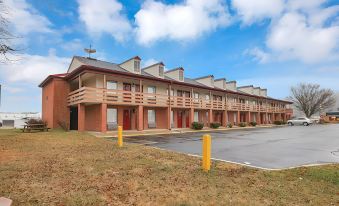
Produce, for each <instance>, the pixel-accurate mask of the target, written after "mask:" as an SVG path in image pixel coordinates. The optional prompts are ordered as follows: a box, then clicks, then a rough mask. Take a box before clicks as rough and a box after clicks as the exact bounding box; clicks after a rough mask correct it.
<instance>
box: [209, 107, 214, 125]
mask: <svg viewBox="0 0 339 206" xmlns="http://www.w3.org/2000/svg"><path fill="white" fill-rule="evenodd" d="M212 122H213V110H212V109H209V110H208V123H209V125H210V126H211V123H212Z"/></svg>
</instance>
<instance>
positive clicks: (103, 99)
mask: <svg viewBox="0 0 339 206" xmlns="http://www.w3.org/2000/svg"><path fill="white" fill-rule="evenodd" d="M67 101H68V105H69V106H71V105H76V104H79V103H106V104H109V105H129V106H137V105H143V106H147V107H168V106H169V104H171V107H172V108H192V107H193V108H195V109H213V110H225V109H227V110H229V111H252V112H272V113H274V112H276V113H278V112H279V113H283V112H285V109H284V108H278V107H269V106H260V105H250V104H245V103H233V102H232V103H230V102H228V103H227V104H226V102H225V101H220V100H213V101H211V100H206V99H202V98H199V99H195V98H190V97H178V96H171V97H169V96H167V95H162V94H150V93H141V92H130V91H122V90H108V89H99V88H91V87H81V88H80V89H78V90H75V91H72V92H70V93H69V95H68V98H67Z"/></svg>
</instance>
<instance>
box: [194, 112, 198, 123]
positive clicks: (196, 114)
mask: <svg viewBox="0 0 339 206" xmlns="http://www.w3.org/2000/svg"><path fill="white" fill-rule="evenodd" d="M194 121H195V122H199V112H194Z"/></svg>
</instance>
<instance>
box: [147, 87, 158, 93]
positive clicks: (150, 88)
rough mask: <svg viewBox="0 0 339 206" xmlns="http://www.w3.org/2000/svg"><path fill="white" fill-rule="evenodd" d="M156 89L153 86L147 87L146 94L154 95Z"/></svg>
mask: <svg viewBox="0 0 339 206" xmlns="http://www.w3.org/2000/svg"><path fill="white" fill-rule="evenodd" d="M155 90H156V88H155V87H154V86H149V87H147V93H150V94H155Z"/></svg>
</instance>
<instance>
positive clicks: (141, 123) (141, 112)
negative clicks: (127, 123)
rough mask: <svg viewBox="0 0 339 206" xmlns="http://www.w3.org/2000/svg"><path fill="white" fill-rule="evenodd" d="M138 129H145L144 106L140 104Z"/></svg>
mask: <svg viewBox="0 0 339 206" xmlns="http://www.w3.org/2000/svg"><path fill="white" fill-rule="evenodd" d="M137 116H138V117H137V130H138V131H142V130H143V129H144V106H142V105H139V106H138V115H137Z"/></svg>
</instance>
